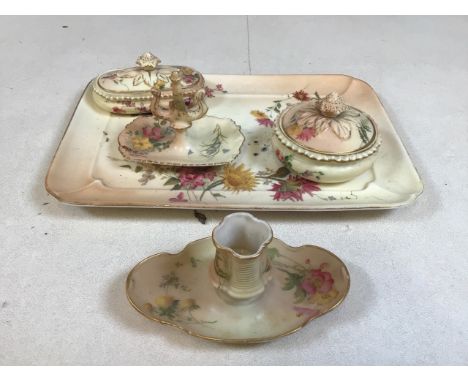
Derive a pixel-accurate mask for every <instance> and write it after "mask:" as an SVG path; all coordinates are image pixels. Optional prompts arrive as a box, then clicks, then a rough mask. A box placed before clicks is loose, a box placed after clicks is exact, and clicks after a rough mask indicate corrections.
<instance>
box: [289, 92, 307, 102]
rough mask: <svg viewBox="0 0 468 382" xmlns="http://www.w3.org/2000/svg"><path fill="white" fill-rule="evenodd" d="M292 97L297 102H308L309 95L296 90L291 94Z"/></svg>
mask: <svg viewBox="0 0 468 382" xmlns="http://www.w3.org/2000/svg"><path fill="white" fill-rule="evenodd" d="M293 97H294V98H295V99H297V100H298V101H308V100H310V97H309V94H308V93H307V92H305V91H304V90H297V91H295V92H294V93H293Z"/></svg>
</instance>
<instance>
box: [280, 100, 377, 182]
mask: <svg viewBox="0 0 468 382" xmlns="http://www.w3.org/2000/svg"><path fill="white" fill-rule="evenodd" d="M274 130H275V135H274V137H273V145H274V147H275V149H276V150H275V152H276V156H277V157H278V159H279V160H280V161H281V162H283V164H284V165H285V166H286V167H287V168H288V169H290V170H291V171H293V172H295V173H296V174H297V175H299V176H301V177H303V178H306V179H309V180H313V181H320V182H321V183H339V182H345V181H347V180H350V179H352V178H354V177H356V176H358V175H360V174H361V173H363V172H364V171H366V170H367V169H369V168H370V167H371V166H372V163H373V162H374V161H375V159H376V157H377V153H378V150H379V147H380V145H381V137H380V134H379V132H378V129H377V125H376V123H375V122H374V121H373V119H372V118H371V117H370V116H369V115H367V114H366V113H365V112H363V111H361V110H359V109H356V108H354V107H352V106H349V105H346V104H345V103H344V101H343V98H342V97H341V96H340V95H338V94H337V93H336V92H332V93H330V94H328V95H327V96H325V97H320V96H319V95H318V94H316V95H315V98H314V99H312V100H310V101H306V102H301V103H299V104H294V105H292V106H289V107H288V108H287V109H285V110H284V111H283V112H282V113H281V114H280V115H279V116H278V118H277V119H276V121H275V126H274Z"/></svg>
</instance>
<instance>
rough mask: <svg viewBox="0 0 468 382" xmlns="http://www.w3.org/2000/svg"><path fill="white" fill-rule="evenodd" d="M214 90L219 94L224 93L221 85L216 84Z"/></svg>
mask: <svg viewBox="0 0 468 382" xmlns="http://www.w3.org/2000/svg"><path fill="white" fill-rule="evenodd" d="M216 90H217V91H219V92H222V91H224V89H223V85H222V84H217V85H216Z"/></svg>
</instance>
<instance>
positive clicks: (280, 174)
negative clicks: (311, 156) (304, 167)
mask: <svg viewBox="0 0 468 382" xmlns="http://www.w3.org/2000/svg"><path fill="white" fill-rule="evenodd" d="M289 174H290V171H289V170H288V168H287V167H280V168H279V169H278V170H276V172H275V173H274V174H273V175H271V176H272V177H274V178H285V177H287V176H288V175H289Z"/></svg>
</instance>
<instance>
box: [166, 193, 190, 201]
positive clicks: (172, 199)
mask: <svg viewBox="0 0 468 382" xmlns="http://www.w3.org/2000/svg"><path fill="white" fill-rule="evenodd" d="M169 201H170V202H172V203H185V202H188V200H187V199H185V198H184V193H183V192H179V193H178V194H177V196H176V197H175V198H169Z"/></svg>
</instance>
